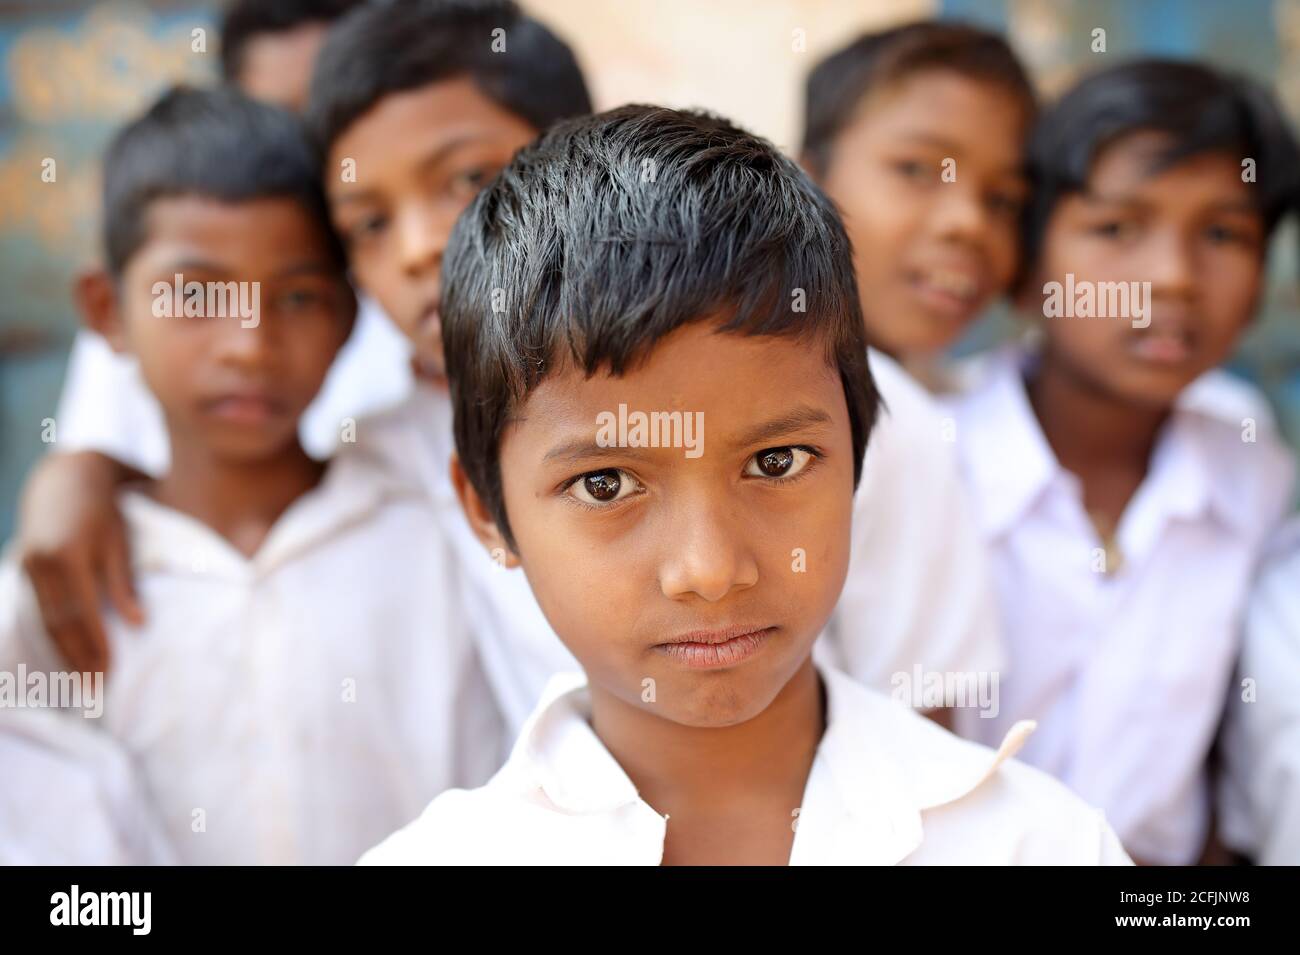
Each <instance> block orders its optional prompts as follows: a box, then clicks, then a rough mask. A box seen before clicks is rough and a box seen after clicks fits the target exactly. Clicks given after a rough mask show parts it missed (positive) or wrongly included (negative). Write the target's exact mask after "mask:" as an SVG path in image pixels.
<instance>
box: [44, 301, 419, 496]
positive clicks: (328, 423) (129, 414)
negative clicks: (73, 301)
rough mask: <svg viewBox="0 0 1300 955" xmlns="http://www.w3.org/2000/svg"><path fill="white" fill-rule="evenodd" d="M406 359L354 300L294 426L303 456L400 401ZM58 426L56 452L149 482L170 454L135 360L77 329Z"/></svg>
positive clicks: (380, 319) (317, 453) (387, 330)
mask: <svg viewBox="0 0 1300 955" xmlns="http://www.w3.org/2000/svg"><path fill="white" fill-rule="evenodd" d="M410 355H411V348H410V345H409V344H408V343H407V341H406V339H405V338H404V337H403V336H402V333H401V332H400V331H398V329H397V327H396V326H395V325H393V323H392V322H390V321H389V320H388V317H387V316H385V315H384V313H383V312H382V311H381V310H380V309H379V307H378V306H377V305H375V303H374V302H373V301H371V300H370V299H368V298H365V297H361V298H359V300H358V309H357V320H356V325H355V326H354V327H353V329H352V334H351V335H350V336H348V340H347V341H346V342H345V343H344V345H343V347H342V348H341V349H339V353H338V356H337V357H336V358H335V359H334V363H333V364H332V365H331V366H330V371H329V374H328V375H326V376H325V381H324V383H323V384H322V385H321V389H320V393H319V394H317V395H316V397H315V399H314V400H313V401H312V403H311V404H310V405H308V406H307V409H306V411H304V412H303V415H302V420H301V422H300V423H299V427H298V431H299V436H300V438H301V440H302V446H303V447H304V448H305V449H306V450H307V452H308V453H309V454H311V455H313V456H314V457H316V458H319V459H321V460H324V459H325V458H328V457H329V456H330V454H332V453H333V452H334V449H335V448H336V447H338V445H339V442H340V440H341V435H342V433H343V428H344V422H345V421H346V420H347V419H349V418H351V419H353V420H356V419H357V418H359V417H360V416H361V415H364V414H370V413H373V412H377V411H380V410H382V409H384V408H390V407H392V406H394V405H396V404H398V403H399V402H401V401H402V400H403V399H404V398H405V397H406V395H407V394H409V393H410V390H411V380H412V376H411V365H410V361H411V359H410ZM57 422H58V431H57V434H56V437H57V439H58V440H57V442H56V444H55V447H56V448H57V449H58V450H60V451H99V452H101V453H102V454H107V455H109V456H110V457H112V458H115V459H116V460H118V461H121V462H123V463H125V464H129V465H131V466H132V467H134V468H136V469H138V470H140V471H143V472H145V473H146V474H151V475H153V476H155V477H158V476H161V475H162V474H165V473H166V471H167V467H168V462H169V461H170V459H171V449H170V448H169V446H168V441H167V427H166V424H165V423H164V422H163V416H162V408H161V407H159V405H158V399H157V398H155V397H154V396H153V394H152V393H151V392H150V391H149V389H148V387H147V386H146V385H145V383H144V380H143V379H142V378H141V376H140V369H139V366H138V365H137V364H136V361H135V359H134V358H133V357H132V356H130V355H123V354H119V353H117V352H115V351H113V349H112V348H111V347H110V346H109V344H108V342H106V341H105V340H104V339H103V338H102V337H101V336H100V335H98V334H96V333H95V332H91V331H86V330H84V329H83V330H81V331H79V332H77V336H76V338H75V339H74V340H73V343H72V352H71V354H69V356H68V370H67V374H66V375H65V378H64V384H63V394H62V395H61V396H60V398H59V410H58V418H57Z"/></svg>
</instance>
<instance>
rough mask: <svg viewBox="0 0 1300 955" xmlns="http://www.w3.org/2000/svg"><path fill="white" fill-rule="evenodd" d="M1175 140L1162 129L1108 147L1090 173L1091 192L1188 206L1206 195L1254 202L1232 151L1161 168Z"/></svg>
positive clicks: (1133, 135) (1202, 155) (1198, 156)
mask: <svg viewBox="0 0 1300 955" xmlns="http://www.w3.org/2000/svg"><path fill="white" fill-rule="evenodd" d="M1172 145H1173V138H1172V137H1171V136H1170V135H1169V134H1167V133H1163V132H1159V131H1157V130H1140V131H1138V132H1134V133H1129V134H1128V135H1125V136H1121V137H1120V138H1119V139H1116V140H1114V141H1113V142H1111V143H1109V144H1107V145H1105V146H1103V147H1102V148H1101V150H1100V151H1099V152H1098V153H1097V155H1096V156H1095V157H1094V159H1093V161H1092V164H1091V168H1090V169H1089V172H1088V182H1087V188H1088V191H1089V192H1092V193H1097V194H1101V195H1107V194H1120V195H1123V194H1134V193H1144V194H1149V195H1156V194H1161V193H1167V194H1168V195H1169V196H1170V198H1174V199H1179V200H1180V201H1182V202H1184V203H1186V202H1189V201H1190V200H1191V198H1192V197H1193V196H1194V195H1196V194H1198V193H1203V192H1212V193H1215V194H1219V195H1222V194H1229V195H1230V196H1233V197H1249V196H1250V188H1249V185H1248V184H1247V183H1246V182H1245V181H1244V180H1243V179H1242V175H1241V171H1242V167H1241V161H1242V159H1243V158H1244V157H1242V156H1238V155H1236V154H1235V153H1233V152H1232V151H1231V150H1229V149H1227V148H1224V149H1217V150H1213V151H1208V152H1201V153H1195V154H1193V155H1191V156H1189V157H1187V158H1186V159H1183V160H1180V161H1178V162H1177V163H1175V164H1174V165H1172V166H1165V167H1163V168H1157V167H1158V166H1160V165H1161V160H1162V158H1163V157H1164V155H1165V153H1166V152H1167V151H1168V150H1169V148H1170V147H1171V146H1172Z"/></svg>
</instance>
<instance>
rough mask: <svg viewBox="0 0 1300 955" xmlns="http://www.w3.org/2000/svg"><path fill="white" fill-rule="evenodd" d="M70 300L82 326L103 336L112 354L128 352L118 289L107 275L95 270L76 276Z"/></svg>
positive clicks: (101, 270)
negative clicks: (74, 303) (74, 306)
mask: <svg viewBox="0 0 1300 955" xmlns="http://www.w3.org/2000/svg"><path fill="white" fill-rule="evenodd" d="M73 298H74V300H75V301H76V305H77V311H78V312H79V313H80V315H81V323H82V324H83V325H85V326H86V327H87V328H89V329H90V330H91V331H93V332H99V334H100V335H102V336H104V339H105V340H106V341H107V342H108V343H109V345H111V346H112V348H113V351H116V352H124V351H126V350H127V344H126V328H125V326H124V325H123V323H122V310H121V308H120V307H119V303H118V297H117V285H116V283H114V281H113V277H112V276H111V275H109V274H108V272H107V271H105V270H104V269H102V268H95V269H90V270H88V271H85V272H82V273H81V274H80V275H78V276H77V278H76V279H75V281H74V282H73Z"/></svg>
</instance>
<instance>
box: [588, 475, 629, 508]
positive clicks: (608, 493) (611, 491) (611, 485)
mask: <svg viewBox="0 0 1300 955" xmlns="http://www.w3.org/2000/svg"><path fill="white" fill-rule="evenodd" d="M582 483H583V486H584V487H585V488H586V490H587V493H588V494H590V495H591V496H592V497H593V498H595V499H596V500H598V501H612V500H614V499H615V498H616V497H618V489H619V488H620V487H621V486H622V484H623V482H622V481H620V480H619V477H618V472H617V471H601V472H600V473H599V474H588V475H587V476H586V477H585V478H583V479H582Z"/></svg>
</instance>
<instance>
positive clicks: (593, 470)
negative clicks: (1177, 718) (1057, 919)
mask: <svg viewBox="0 0 1300 955" xmlns="http://www.w3.org/2000/svg"><path fill="white" fill-rule="evenodd" d="M647 167H652V168H654V169H655V170H656V173H655V177H654V179H653V181H652V182H645V181H642V180H641V179H640V171H641V170H642V169H644V168H647ZM443 275H444V283H445V285H444V290H445V292H444V296H443V303H442V318H443V341H444V347H445V352H446V356H447V367H448V371H449V377H450V381H451V389H452V401H453V403H454V406H455V431H456V449H457V455H458V457H457V458H455V459H453V479H454V482H455V485H456V489H457V492H458V494H459V496H460V499H461V503H462V505H463V507H464V510H465V513H466V516H467V518H468V519H469V523H470V524H471V526H472V527H473V528H474V531H475V533H476V534H477V535H478V537H479V538H480V540H481V541H482V543H483V545H484V546H485V547H486V548H487V549H488V550H489V551H497V552H499V553H501V554H503V555H504V560H505V562H506V563H508V564H510V565H512V566H519V567H522V569H523V570H524V573H525V574H526V576H527V578H528V581H529V583H530V585H531V586H532V588H533V591H534V593H535V594H536V597H537V599H538V602H539V603H540V605H541V607H542V608H543V610H544V611H545V613H546V615H547V618H548V619H549V620H550V622H551V623H552V624H553V625H554V627H555V630H556V632H557V633H558V634H559V635H560V638H561V639H562V640H563V641H564V643H565V645H566V646H567V647H568V648H569V649H570V650H571V651H572V653H573V654H574V656H575V657H576V658H577V659H578V660H579V661H581V663H582V666H583V668H584V670H585V671H586V676H585V678H584V677H583V676H580V675H572V676H559V677H557V678H556V679H555V680H554V681H553V683H552V685H551V687H550V688H549V689H548V691H547V692H546V693H545V694H544V696H543V699H542V702H541V703H540V704H539V706H538V708H537V709H536V711H535V712H534V714H533V715H532V716H531V717H530V719H529V721H528V722H527V724H526V726H525V729H524V731H523V734H522V735H521V737H520V738H519V741H518V742H517V743H516V745H515V749H514V751H513V753H512V755H511V757H510V760H509V761H508V762H507V764H506V766H505V767H504V768H503V769H502V770H501V772H499V773H498V774H497V775H496V777H494V779H493V780H492V782H490V783H489V784H488V785H487V786H485V787H483V788H481V789H478V790H474V791H459V790H458V791H454V792H451V793H447V794H444V795H443V796H442V797H440V798H439V799H437V800H435V801H434V802H433V803H432V804H431V805H430V807H429V808H428V810H426V812H425V813H424V814H423V815H422V816H421V817H420V819H419V820H417V821H416V822H415V823H413V824H412V825H411V826H409V827H407V828H406V829H404V830H403V831H401V832H399V833H397V834H395V835H394V836H392V837H390V838H389V839H388V840H386V841H385V842H384V843H383V844H381V845H380V846H379V847H377V848H376V849H375V850H373V851H372V852H371V853H368V854H367V855H366V857H365V858H364V859H363V861H365V862H368V863H412V862H420V863H422V862H451V863H477V862H491V863H547V864H556V863H571V862H586V863H595V862H599V863H621V864H660V863H663V864H738V863H750V864H754V863H757V864H781V865H784V864H786V863H794V864H810V863H814V864H815V863H829V862H836V863H865V862H878V863H888V864H892V863H897V862H909V863H929V862H972V863H973V862H980V863H1013V862H1019V863H1048V862H1057V863H1078V864H1096V863H1100V862H1114V863H1123V862H1125V861H1127V860H1126V857H1125V856H1124V853H1123V851H1122V850H1121V849H1120V847H1119V845H1118V842H1117V841H1116V839H1115V837H1114V834H1113V833H1112V832H1111V831H1110V829H1109V828H1108V827H1107V825H1106V824H1105V822H1104V821H1103V820H1102V818H1101V817H1100V815H1099V814H1098V813H1096V812H1094V811H1093V810H1091V809H1089V808H1088V807H1087V806H1085V805H1084V804H1083V803H1082V802H1081V801H1079V800H1078V799H1077V798H1076V797H1075V796H1073V795H1072V794H1070V793H1069V792H1068V791H1066V790H1065V788H1064V787H1062V786H1060V785H1059V784H1058V783H1056V782H1054V781H1052V780H1050V779H1049V778H1048V777H1047V776H1045V775H1043V774H1040V773H1037V772H1035V771H1033V770H1030V769H1028V768H1026V767H1023V766H1020V765H1018V764H1015V763H1014V762H1010V763H1008V762H1006V761H1005V760H1006V758H1007V757H1008V756H1010V755H1011V754H1013V753H1014V751H1015V749H1016V747H1017V746H1018V745H1019V744H1020V743H1021V742H1022V741H1023V737H1024V735H1025V734H1027V733H1028V732H1030V731H1031V730H1032V727H1031V726H1028V725H1024V726H1018V727H1016V728H1015V730H1014V731H1013V732H1012V733H1010V734H1009V735H1008V737H1007V740H1006V741H1005V743H1004V745H1003V748H1002V750H1001V752H1000V753H994V752H993V751H991V750H987V749H984V748H982V747H979V746H976V745H974V744H971V743H966V742H963V741H960V740H957V739H956V738H954V737H952V736H951V735H950V734H948V733H947V732H946V731H944V730H942V729H940V728H938V727H936V726H934V725H933V724H931V723H930V722H927V721H925V720H924V719H923V718H922V717H920V716H919V715H917V714H916V713H914V712H912V711H911V710H909V709H908V708H906V707H904V706H901V705H899V704H898V703H896V702H893V701H890V700H887V699H884V698H882V697H880V696H878V695H876V694H874V693H873V692H872V691H870V690H867V689H865V688H863V687H861V686H860V685H859V684H857V683H856V682H855V681H853V680H852V679H850V678H848V677H846V676H844V675H842V674H839V673H838V672H836V671H834V670H831V669H827V668H823V667H819V666H816V665H814V663H813V661H812V647H813V643H814V642H815V640H816V638H817V636H818V634H819V633H820V632H821V631H822V629H823V627H824V626H825V624H826V622H827V620H828V619H829V617H830V615H831V611H832V609H833V608H834V606H835V603H836V601H837V600H838V598H839V594H840V590H841V588H842V586H843V583H844V578H845V574H846V572H847V570H848V564H849V550H850V541H851V537H852V535H851V531H850V523H851V520H852V513H853V499H854V493H853V492H854V489H855V487H856V486H857V484H858V482H859V480H860V478H861V477H862V473H863V452H864V450H865V449H866V446H867V438H868V435H869V434H870V432H871V429H872V425H873V423H874V420H875V417H876V412H877V407H878V403H879V398H878V395H877V393H876V390H875V387H874V384H873V383H872V380H871V374H870V371H869V369H868V367H867V362H866V349H865V345H864V341H863V323H862V313H861V308H860V305H859V301H858V296H857V289H856V286H855V283H854V279H853V266H852V261H851V254H850V247H849V243H848V240H847V238H846V237H845V235H844V230H843V226H842V225H841V224H840V221H839V219H838V217H837V216H836V214H835V212H834V209H833V207H832V206H831V205H830V203H829V202H828V201H827V200H826V198H825V197H824V196H823V195H822V194H821V193H820V192H818V191H817V190H816V189H815V187H813V186H812V184H811V183H810V182H809V181H808V180H807V178H806V177H805V176H804V175H803V174H802V173H801V172H800V171H799V170H798V168H797V167H796V166H795V165H794V164H793V163H792V162H790V161H789V160H788V159H786V158H784V157H783V156H781V155H780V154H779V153H778V152H777V151H776V150H775V148H774V147H772V146H771V145H770V144H769V143H767V142H765V141H763V140H761V139H758V138H756V137H754V136H751V135H749V134H747V133H744V132H743V131H741V130H738V129H736V128H735V127H733V126H731V125H730V124H729V123H727V122H726V121H725V120H722V119H719V118H717V117H712V116H708V115H705V114H700V113H693V112H680V111H675V110H669V109H663V108H658V107H649V106H627V107H623V108H620V109H616V110H612V111H610V112H607V113H602V114H599V115H596V116H592V117H587V118H583V119H576V120H569V121H566V122H563V123H560V124H557V125H556V126H554V127H552V129H551V130H550V131H548V132H547V133H545V134H544V135H543V136H542V137H541V138H540V139H539V140H538V141H537V142H535V143H534V144H533V145H531V146H529V147H527V148H525V149H523V150H521V151H520V152H519V153H518V154H517V155H516V156H515V158H514V159H513V160H512V162H511V164H510V165H509V166H508V167H506V169H505V170H503V172H502V173H501V174H500V175H499V176H498V177H497V178H496V179H495V180H494V181H493V183H492V184H490V185H489V186H488V187H487V188H486V189H485V190H484V191H483V192H482V193H480V194H479V196H478V197H477V198H476V199H475V200H474V202H473V203H472V204H471V206H470V208H469V209H468V210H467V211H466V213H465V214H464V215H463V216H462V217H461V219H460V220H459V221H458V223H457V225H456V227H455V230H454V231H453V234H452V237H451V240H450V243H449V245H448V248H447V253H446V260H445V263H444V271H443ZM494 289H495V290H496V293H495V294H494ZM793 289H806V290H808V309H807V311H804V310H801V309H798V308H791V307H790V302H791V294H790V293H791V290H793Z"/></svg>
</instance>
